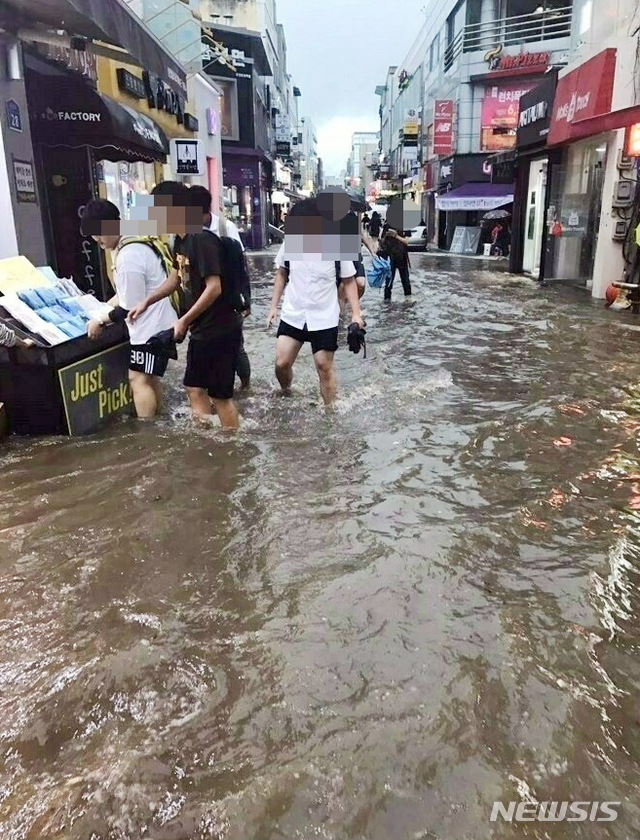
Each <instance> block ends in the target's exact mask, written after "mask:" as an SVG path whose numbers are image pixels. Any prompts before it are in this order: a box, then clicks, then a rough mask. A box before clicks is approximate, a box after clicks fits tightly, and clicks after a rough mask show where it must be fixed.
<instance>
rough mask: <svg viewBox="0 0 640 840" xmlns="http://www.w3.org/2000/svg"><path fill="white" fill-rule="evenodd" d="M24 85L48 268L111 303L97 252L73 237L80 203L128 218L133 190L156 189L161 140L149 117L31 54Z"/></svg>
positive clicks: (163, 148) (84, 240)
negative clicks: (101, 205) (106, 206)
mask: <svg viewBox="0 0 640 840" xmlns="http://www.w3.org/2000/svg"><path fill="white" fill-rule="evenodd" d="M25 82H26V90H27V101H28V104H29V117H30V123H31V133H32V138H33V144H34V157H35V161H36V172H37V179H38V182H39V187H40V189H39V192H40V194H41V195H42V196H43V202H42V209H43V216H44V228H45V234H46V237H47V246H48V247H47V251H48V254H49V261H48V262H49V264H50V265H51V266H52V268H53V269H54V271H55V272H56V274H57V275H58V276H59V277H71V278H72V279H73V280H74V281H75V282H76V283H77V285H78V286H79V287H80V288H81V289H82V290H83V291H88V292H91V293H92V294H95V295H96V296H97V297H98V298H100V299H103V300H104V299H105V298H106V297H107V296H110V287H109V284H108V282H107V279H106V276H105V270H104V268H105V267H104V261H103V257H102V255H101V253H100V250H99V248H98V246H97V245H96V244H95V243H94V242H92V240H91V239H87V238H83V237H82V235H81V233H80V217H81V215H82V212H83V208H84V206H85V205H86V203H87V202H88V201H89V200H91V199H92V198H94V197H96V196H98V195H104V197H107V198H109V199H110V200H111V201H113V202H114V203H115V204H117V205H118V206H119V207H120V208H121V212H122V213H123V217H125V218H126V217H127V215H128V210H129V207H130V205H131V197H132V195H133V193H134V192H135V191H146V190H147V189H149V188H150V187H152V186H153V184H154V183H155V182H156V170H155V168H154V165H153V164H154V162H158V163H164V161H165V160H166V155H167V153H168V149H169V146H168V142H167V138H166V136H165V134H164V132H163V131H162V129H161V128H160V127H159V126H158V125H157V124H156V123H155V122H154V121H153V120H152V119H151V118H150V117H148V116H146V115H145V114H142V113H140V112H139V111H136V110H135V109H133V108H131V107H129V106H126V105H122V104H120V103H118V102H116V101H115V100H113V99H111V98H110V97H108V96H106V95H105V94H101V93H99V92H98V91H97V90H96V89H95V88H94V87H93V86H92V84H91V81H90V80H88V79H86V78H82V77H81V76H79V75H78V74H76V73H73V72H71V71H69V70H67V69H65V68H63V67H61V66H58V65H56V64H53V63H51V62H50V61H48V60H45V59H43V58H42V57H41V56H40V55H37V54H35V53H27V54H26V55H25Z"/></svg>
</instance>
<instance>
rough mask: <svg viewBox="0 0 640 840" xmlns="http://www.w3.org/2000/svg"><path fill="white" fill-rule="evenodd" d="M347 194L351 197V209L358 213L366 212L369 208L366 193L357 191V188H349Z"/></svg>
mask: <svg viewBox="0 0 640 840" xmlns="http://www.w3.org/2000/svg"><path fill="white" fill-rule="evenodd" d="M347 195H348V196H349V198H350V199H351V209H352V210H355V211H356V213H358V212H361V213H366V212H367V210H369V205H368V204H367V201H366V199H365V197H364V193H359V192H356V190H347Z"/></svg>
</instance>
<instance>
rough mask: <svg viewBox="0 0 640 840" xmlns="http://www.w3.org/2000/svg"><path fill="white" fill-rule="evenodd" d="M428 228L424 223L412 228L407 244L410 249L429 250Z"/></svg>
mask: <svg viewBox="0 0 640 840" xmlns="http://www.w3.org/2000/svg"><path fill="white" fill-rule="evenodd" d="M427 237H428V234H427V229H426V227H425V226H424V225H418V227H414V228H413V229H412V230H411V235H410V236H409V242H408V243H407V246H408V248H409V250H410V251H426V250H427Z"/></svg>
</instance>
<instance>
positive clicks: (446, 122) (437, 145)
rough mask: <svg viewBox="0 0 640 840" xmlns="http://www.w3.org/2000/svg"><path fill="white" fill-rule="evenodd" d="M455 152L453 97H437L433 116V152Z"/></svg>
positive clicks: (447, 153) (437, 153)
mask: <svg viewBox="0 0 640 840" xmlns="http://www.w3.org/2000/svg"><path fill="white" fill-rule="evenodd" d="M452 152H453V99H436V102H435V112H434V117H433V153H434V155H450V154H451V153H452Z"/></svg>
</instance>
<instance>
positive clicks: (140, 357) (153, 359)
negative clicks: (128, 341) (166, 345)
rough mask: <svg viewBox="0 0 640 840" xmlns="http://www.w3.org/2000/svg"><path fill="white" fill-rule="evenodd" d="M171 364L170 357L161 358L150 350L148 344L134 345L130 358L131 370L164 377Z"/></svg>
mask: <svg viewBox="0 0 640 840" xmlns="http://www.w3.org/2000/svg"><path fill="white" fill-rule="evenodd" d="M168 364H169V357H168V356H159V355H158V354H157V353H153V352H152V351H151V350H149V347H148V346H147V345H146V344H132V345H131V356H130V358H129V370H135V371H136V372H137V373H147V374H148V375H149V376H160V377H163V376H164V375H165V373H166V370H167V365H168Z"/></svg>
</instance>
